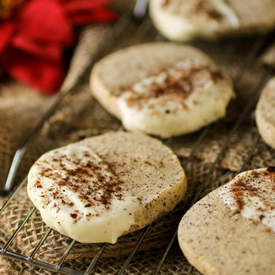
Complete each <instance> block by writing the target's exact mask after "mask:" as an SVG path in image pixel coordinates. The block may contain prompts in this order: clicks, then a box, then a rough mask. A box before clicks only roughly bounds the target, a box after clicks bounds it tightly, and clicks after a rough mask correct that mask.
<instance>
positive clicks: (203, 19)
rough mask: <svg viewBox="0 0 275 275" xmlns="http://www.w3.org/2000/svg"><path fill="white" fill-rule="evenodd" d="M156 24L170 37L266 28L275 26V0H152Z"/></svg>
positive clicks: (242, 32) (216, 34) (185, 38)
mask: <svg viewBox="0 0 275 275" xmlns="http://www.w3.org/2000/svg"><path fill="white" fill-rule="evenodd" d="M150 14H151V17H152V20H153V22H154V24H155V26H156V27H157V28H158V30H159V31H160V32H161V33H162V34H163V35H164V36H166V37H167V38H169V39H171V40H178V41H183V40H188V39H191V38H193V37H206V38H215V37H218V36H221V35H226V34H230V33H236V34H244V33H257V32H266V31H268V30H270V29H272V28H274V26H275V2H274V0H260V1H259V0H242V1H240V0H188V1H186V0H151V1H150Z"/></svg>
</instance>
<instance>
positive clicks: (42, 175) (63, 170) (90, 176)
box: [34, 150, 124, 219]
mask: <svg viewBox="0 0 275 275" xmlns="http://www.w3.org/2000/svg"><path fill="white" fill-rule="evenodd" d="M50 158H51V159H49V161H48V164H47V166H46V167H45V162H38V163H37V165H38V168H39V169H40V172H39V177H38V179H37V183H36V184H35V185H34V186H36V187H37V188H41V187H42V183H40V182H43V180H46V179H47V180H50V182H51V183H50V184H47V187H48V188H46V187H45V188H46V190H45V191H46V193H47V195H48V197H49V198H50V199H49V202H48V203H50V202H51V201H53V202H54V203H53V207H54V208H57V207H60V205H64V206H66V207H71V208H72V207H73V206H74V202H72V201H71V200H70V197H68V195H67V194H66V190H69V191H70V192H72V193H74V194H76V195H77V196H78V198H79V199H80V201H81V202H82V203H83V205H84V207H85V208H88V207H92V206H95V205H104V207H105V208H106V209H109V208H110V205H111V202H112V199H118V200H123V199H124V197H123V194H122V188H121V185H122V184H123V183H122V182H121V181H120V180H119V179H118V177H117V176H116V174H115V173H114V172H113V171H112V169H111V167H109V165H108V164H107V163H105V162H103V161H102V160H101V159H96V158H95V157H94V156H93V155H91V154H90V152H89V151H88V150H87V151H83V152H81V151H80V152H77V154H75V155H73V156H68V155H67V154H63V153H60V152H58V151H56V152H54V155H53V156H50ZM53 160H54V161H53ZM49 167H50V168H49ZM40 186H41V187H40ZM41 196H44V195H43V194H42V193H41ZM58 211H59V210H58ZM85 215H86V214H85ZM70 216H71V218H73V219H77V217H78V216H79V215H77V214H76V213H71V214H70ZM87 216H90V215H87Z"/></svg>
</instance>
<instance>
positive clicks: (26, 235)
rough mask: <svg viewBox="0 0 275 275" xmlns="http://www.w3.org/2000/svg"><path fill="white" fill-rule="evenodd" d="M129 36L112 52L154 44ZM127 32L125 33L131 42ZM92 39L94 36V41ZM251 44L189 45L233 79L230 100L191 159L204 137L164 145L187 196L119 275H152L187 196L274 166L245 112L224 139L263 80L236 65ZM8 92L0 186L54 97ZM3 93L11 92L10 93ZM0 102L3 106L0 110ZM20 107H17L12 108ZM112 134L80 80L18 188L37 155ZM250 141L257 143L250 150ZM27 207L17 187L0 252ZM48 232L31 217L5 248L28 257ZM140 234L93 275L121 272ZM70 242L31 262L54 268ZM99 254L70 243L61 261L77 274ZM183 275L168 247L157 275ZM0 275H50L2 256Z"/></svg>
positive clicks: (84, 52)
mask: <svg viewBox="0 0 275 275" xmlns="http://www.w3.org/2000/svg"><path fill="white" fill-rule="evenodd" d="M96 28H97V29H96V30H95V29H94V28H90V29H89V30H88V31H87V32H86V35H85V33H84V36H83V37H82V38H81V39H80V45H79V47H78V48H77V50H76V56H75V57H74V58H73V62H72V66H71V68H70V70H69V73H68V78H67V79H66V81H65V83H64V86H63V88H64V87H65V88H67V87H70V86H71V85H72V84H75V83H76V81H77V79H78V77H79V75H80V74H81V73H82V72H83V70H84V67H85V62H87V60H88V59H89V58H90V56H91V54H92V53H91V51H94V52H96V50H97V47H96V45H99V43H100V41H102V39H103V40H104V39H107V37H106V35H105V34H106V33H107V32H105V31H107V30H108V29H109V28H110V27H106V26H100V27H99V28H98V27H96ZM134 30H135V27H132V26H128V27H127V29H126V30H125V33H122V34H121V37H120V38H119V39H117V41H115V42H114V43H113V49H117V48H121V47H123V46H126V45H130V44H134V43H139V42H142V41H148V40H152V38H153V37H156V31H155V30H154V29H152V28H151V27H146V28H144V27H143V29H142V31H141V30H139V31H138V32H137V33H134V32H133V31H134ZM129 33H131V34H132V35H131V36H130V37H129ZM95 37H98V40H97V39H95ZM133 37H135V39H133ZM256 40H257V39H256V38H246V39H240V40H233V41H232V40H227V41H225V40H224V41H220V42H215V43H213V42H212V43H207V42H196V43H193V44H194V45H195V46H198V47H200V48H201V49H202V50H204V51H205V52H207V53H208V54H209V55H210V56H212V57H213V58H214V59H215V60H216V61H217V63H218V64H219V65H220V66H221V67H222V69H223V70H224V71H225V72H226V73H227V74H228V75H230V76H231V77H232V78H233V79H234V80H235V86H236V87H235V88H236V91H237V97H236V100H234V101H233V102H232V104H231V106H230V107H229V110H228V114H227V116H226V118H225V119H223V120H221V121H219V122H217V123H215V124H213V125H211V126H209V127H210V128H209V131H208V134H207V135H206V136H205V138H204V139H203V140H202V141H201V143H200V144H199V145H198V146H197V147H196V152H195V153H194V156H193V157H190V154H191V151H192V149H193V148H194V143H195V141H196V140H197V138H198V136H199V135H200V133H201V132H202V131H203V130H201V131H199V132H197V133H194V134H190V135H187V136H182V137H177V138H172V139H168V140H164V141H163V142H164V143H165V144H167V145H168V146H170V147H171V148H172V149H173V150H174V151H175V153H176V154H177V155H178V156H179V157H180V159H181V162H182V165H183V167H184V168H185V170H186V173H187V177H188V193H187V196H186V199H185V202H183V203H182V204H180V205H179V206H178V207H177V208H176V209H175V210H174V211H172V212H171V213H170V214H168V215H166V216H165V217H163V218H161V219H160V220H158V221H156V222H155V223H154V224H153V226H152V228H151V230H150V232H149V234H148V235H146V237H145V240H144V242H143V243H142V245H141V247H140V248H139V251H138V253H137V254H136V255H135V257H134V258H133V260H132V261H131V263H130V265H129V267H128V268H127V271H126V274H150V273H151V272H152V271H153V270H154V269H155V268H156V266H157V264H158V262H159V260H160V259H161V256H162V254H163V252H164V249H165V247H166V246H167V244H168V243H169V241H170V239H171V237H172V235H173V234H174V232H175V231H176V229H177V225H178V223H179V221H180V218H181V216H182V215H183V213H184V212H185V211H186V210H187V209H188V208H189V207H190V206H191V205H192V203H193V199H194V195H195V196H196V195H198V197H196V200H197V199H199V198H201V197H202V196H203V195H205V194H207V193H209V192H210V191H211V190H213V189H214V188H216V187H217V186H219V185H221V184H224V183H225V182H227V181H228V180H229V179H230V178H232V176H233V175H234V172H236V171H238V170H239V169H240V168H241V167H242V166H243V163H244V162H246V160H247V159H249V162H248V163H247V165H246V166H245V169H250V168H258V167H264V166H271V165H275V162H274V160H275V154H274V150H272V149H271V148H269V147H268V146H267V145H265V144H264V143H263V142H262V141H261V139H259V140H258V133H257V129H256V127H255V123H254V119H253V116H254V115H253V112H249V114H248V115H247V116H246V118H245V119H244V121H243V122H242V123H241V125H240V127H238V129H237V130H236V131H235V133H234V135H233V136H232V138H229V132H230V130H231V129H232V127H233V126H234V124H235V122H236V120H238V119H239V115H240V113H241V112H242V110H243V109H244V106H246V104H247V101H248V99H249V98H253V97H256V94H255V93H256V91H255V88H256V87H257V85H258V83H259V81H260V80H261V78H262V77H263V75H264V74H266V72H265V71H264V70H263V68H262V67H261V65H260V64H259V63H257V62H254V63H253V65H252V64H250V66H249V68H244V67H243V66H242V64H243V62H244V58H245V57H246V56H247V53H248V52H249V51H250V49H251V46H252V45H253V44H254V43H255V41H256ZM242 72H244V73H242ZM13 85H15V86H16V85H18V87H17V89H16V90H17V93H16V94H17V96H18V94H20V93H21V89H22V86H19V84H9V85H8V86H7V87H6V88H5V89H4V90H3V89H2V90H1V91H2V92H0V95H1V97H0V112H1V116H0V118H1V119H2V117H4V115H6V114H7V113H8V111H7V109H8V110H10V112H11V113H12V111H13V112H15V111H17V113H16V115H10V116H9V117H8V118H6V119H2V122H1V124H0V142H2V144H3V145H2V144H1V148H2V146H3V148H6V149H5V151H4V152H3V153H2V151H0V167H1V169H2V170H1V177H3V178H1V181H3V180H4V178H5V175H6V173H7V171H8V165H9V163H10V160H11V157H12V154H13V153H14V150H15V149H16V147H17V146H18V144H20V142H22V135H27V133H28V132H29V130H30V129H32V127H33V126H34V125H35V122H36V121H37V119H38V118H39V117H40V116H41V114H42V113H43V112H44V111H45V110H46V109H47V107H48V106H49V104H50V103H51V101H52V100H54V98H47V97H43V96H40V95H38V94H34V93H33V92H30V93H27V91H26V93H23V92H22V95H20V97H21V101H20V102H21V103H20V104H16V100H15V98H17V97H15V96H14V95H13V94H12V93H13V92H12V91H13V90H15V89H14V87H13ZM66 85H68V86H66ZM8 90H10V91H11V92H10V93H9V92H8ZM36 98H37V101H36ZM5 101H7V102H10V103H9V104H10V105H9V106H12V107H6V109H5V108H4V107H2V106H4V105H5V103H4V102H5ZM1 102H3V104H2V105H1ZM31 103H32V104H31ZM6 104H8V103H6ZM12 104H14V105H12ZM19 105H20V108H19V107H18V106H19ZM21 108H22V109H21ZM2 114H3V116H2ZM12 114H13V113H12ZM3 125H6V126H3ZM7 129H8V130H7ZM18 129H20V131H18ZM118 129H122V126H121V123H120V122H119V121H118V120H117V119H115V118H114V117H112V116H111V115H110V114H108V113H107V112H106V111H105V110H104V109H103V108H102V107H101V106H100V105H99V104H98V103H97V102H96V101H95V100H94V99H93V98H92V97H91V95H90V93H89V87H88V83H87V79H86V80H84V81H83V82H82V83H80V84H78V85H77V86H76V88H75V89H74V92H73V93H72V94H70V95H69V96H67V97H66V98H65V99H64V100H63V102H62V104H61V106H60V107H59V108H58V110H57V112H56V113H55V115H54V116H53V117H52V118H51V119H50V120H49V121H48V122H47V123H46V125H45V126H44V128H43V131H42V132H41V134H40V135H39V136H38V137H37V139H36V140H35V141H34V143H33V144H32V145H31V146H30V148H29V150H28V152H27V154H26V157H25V159H24V161H23V168H22V169H20V171H19V178H18V181H19V179H22V178H23V177H24V176H26V171H27V170H28V169H29V167H30V165H31V164H32V163H33V161H34V160H35V159H37V158H38V157H39V155H40V154H41V153H42V152H45V151H47V150H48V149H50V148H52V147H58V146H61V145H64V144H68V143H70V142H74V141H77V140H80V139H82V138H84V137H88V136H92V135H97V134H101V133H105V132H108V131H115V130H118ZM257 140H258V142H257V143H256V141H257ZM225 142H226V143H227V144H228V147H227V149H226V150H225V152H224V154H223V156H222V158H221V159H220V160H219V161H218V163H217V167H216V169H214V170H212V164H213V162H215V160H216V157H217V156H218V154H219V152H220V150H221V149H222V148H223V144H224V143H225ZM255 144H257V150H256V151H255V152H254V153H253V155H251V156H250V155H249V153H250V150H251V147H254V146H256V145H255ZM210 176H211V177H210ZM32 207H33V206H32V204H31V202H30V201H29V200H28V198H27V194H26V189H25V188H24V187H23V188H22V189H21V190H20V191H19V192H18V194H17V195H16V196H15V198H14V199H13V200H12V201H11V204H10V205H9V206H8V208H7V209H6V210H5V211H4V213H3V215H2V216H1V217H0V225H1V226H0V246H2V245H3V243H4V242H5V241H6V240H7V239H8V237H10V236H11V234H12V233H13V232H14V230H15V229H16V228H17V226H18V225H19V224H20V222H22V220H23V219H24V217H25V215H26V214H27V212H28V211H29V210H30V209H31V208H32ZM47 230H48V228H47V226H46V225H45V224H44V223H43V222H42V220H41V217H40V215H39V213H38V212H35V213H34V215H33V216H32V217H31V219H30V220H29V221H28V222H27V224H26V225H25V226H24V227H23V228H22V230H21V231H20V233H19V234H18V236H17V237H16V239H15V240H14V241H13V243H12V245H11V247H10V249H11V250H12V251H16V252H20V253H23V254H26V255H30V253H31V251H32V249H33V248H34V247H35V245H36V244H37V243H38V242H39V240H40V239H41V237H42V236H43V235H44V234H45V232H46V231H47ZM139 234H140V232H136V233H133V234H129V235H127V236H124V237H121V238H120V240H119V242H118V243H117V244H115V245H107V247H106V249H105V250H104V253H103V255H102V257H101V259H100V260H99V262H98V264H97V266H96V270H95V274H116V273H117V271H118V270H119V269H120V267H121V266H122V265H123V262H124V261H125V256H127V255H128V254H129V253H130V252H131V251H132V249H133V248H134V246H135V244H136V241H137V239H138V237H139ZM69 242H70V240H69V239H68V238H66V237H64V236H62V235H60V234H59V233H57V232H51V234H50V235H49V237H48V238H47V240H46V242H45V243H44V244H43V246H42V247H41V248H40V249H39V251H38V252H37V254H36V258H38V259H40V260H43V261H46V262H49V263H57V262H58V261H59V260H60V258H61V256H62V254H63V252H64V251H65V249H66V247H67V246H68V243H69ZM100 247H101V246H100V245H94V244H91V245H83V244H76V245H75V246H74V247H73V249H72V251H71V253H70V254H69V256H68V258H67V259H66V262H65V266H67V267H71V268H73V269H76V270H80V271H84V270H85V268H86V267H87V265H88V264H89V263H90V262H91V259H92V256H94V255H95V254H96V252H97V251H98V250H99V249H100ZM188 272H191V273H190V274H199V273H198V272H197V271H196V270H195V269H191V267H190V265H189V264H188V262H187V261H186V259H185V258H184V256H183V255H182V253H181V252H180V250H179V248H178V247H177V245H176V244H174V246H173V247H172V249H171V252H170V253H169V254H168V257H167V259H166V261H165V263H164V265H163V267H162V269H161V274H187V273H188ZM0 274H12V275H13V274H52V273H51V272H48V271H44V270H40V269H37V268H33V267H30V266H28V265H27V264H24V263H21V262H18V261H14V260H11V259H8V258H4V257H1V258H0Z"/></svg>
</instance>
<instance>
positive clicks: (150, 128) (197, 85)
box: [91, 42, 234, 138]
mask: <svg viewBox="0 0 275 275" xmlns="http://www.w3.org/2000/svg"><path fill="white" fill-rule="evenodd" d="M91 89H92V93H93V95H94V97H95V98H97V100H98V101H99V102H100V103H101V104H102V105H103V106H104V107H105V108H106V109H107V110H108V111H109V112H110V113H112V114H113V115H115V116H116V117H118V118H119V119H121V120H122V122H123V125H124V127H125V128H126V129H128V130H131V131H135V132H143V133H147V134H153V135H157V136H160V137H163V138H168V137H171V136H177V135H181V134H185V133H190V132H193V131H196V130H198V129H199V128H201V127H203V126H205V125H207V124H209V123H211V122H213V121H215V120H217V119H218V118H220V117H223V116H224V115H225V113H226V106H227V104H228V102H229V101H230V99H231V98H232V97H233V96H234V92H233V90H232V84H231V81H230V80H229V79H228V78H227V77H226V76H225V75H224V74H223V73H222V72H221V71H220V70H219V69H218V68H217V66H216V65H215V64H214V62H213V61H212V60H211V59H210V58H209V57H208V56H206V55H205V54H204V53H202V52H200V51H199V50H197V49H195V48H193V47H189V46H182V45H177V44H172V43H166V42H159V43H148V44H142V45H138V46H132V47H129V48H126V49H123V50H120V51H118V52H116V53H113V54H111V55H109V56H107V57H105V58H103V59H102V60H101V61H99V62H98V63H97V64H96V65H95V66H94V69H93V70H92V74H91Z"/></svg>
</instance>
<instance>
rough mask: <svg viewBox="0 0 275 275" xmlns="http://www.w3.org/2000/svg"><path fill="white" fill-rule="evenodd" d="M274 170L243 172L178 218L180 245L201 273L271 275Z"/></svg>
mask: <svg viewBox="0 0 275 275" xmlns="http://www.w3.org/2000/svg"><path fill="white" fill-rule="evenodd" d="M274 187H275V168H262V169H256V170H251V171H247V172H243V173H241V174H239V175H238V176H237V177H235V178H234V179H232V180H231V181H230V182H229V183H228V184H226V185H224V186H222V187H220V188H218V189H216V190H215V191H213V192H211V193H210V194H208V195H207V196H206V197H204V198H203V199H202V200H200V201H199V202H198V203H196V204H195V205H194V206H193V207H192V208H191V209H190V210H189V211H188V212H187V213H186V214H185V215H184V217H183V218H182V221H181V223H180V225H179V230H178V239H179V244H180V247H181V249H182V251H183V253H184V255H185V256H186V258H187V259H188V261H189V262H190V263H191V264H192V265H194V266H195V267H196V268H197V269H198V270H199V271H201V272H202V273H203V274H211V275H212V274H213V275H214V274H215V275H216V274H217V275H218V274H219V275H221V274H224V275H225V274H228V275H229V274H230V275H231V274H238V275H241V274H251V275H253V274H255V275H259V274H261V275H265V274H266V275H269V274H275V266H274V262H275V254H274V247H275V234H274V233H275V193H274Z"/></svg>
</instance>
